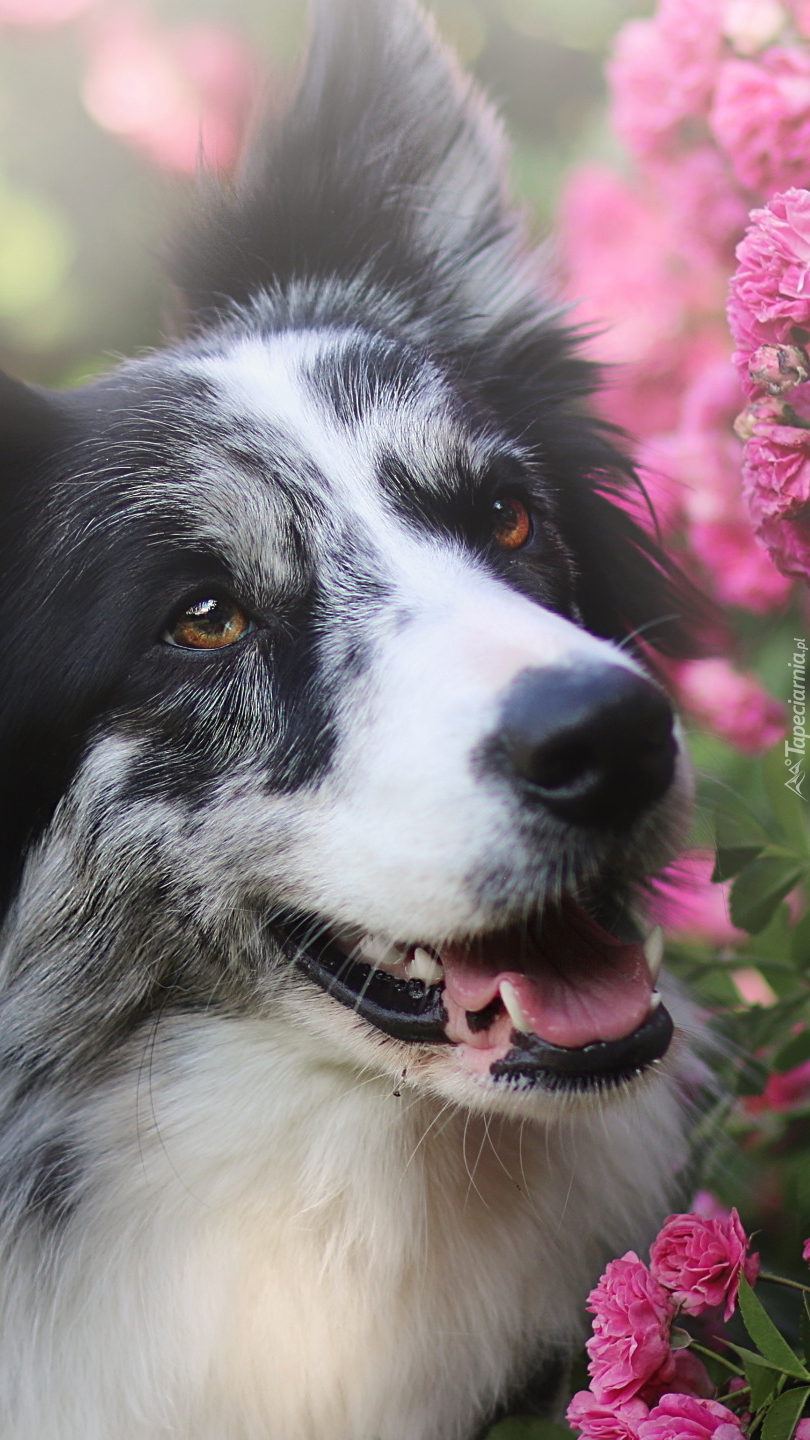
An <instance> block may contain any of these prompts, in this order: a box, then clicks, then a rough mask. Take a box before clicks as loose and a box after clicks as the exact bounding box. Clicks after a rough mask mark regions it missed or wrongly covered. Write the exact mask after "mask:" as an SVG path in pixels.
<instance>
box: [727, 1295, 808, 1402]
mask: <svg viewBox="0 0 810 1440" xmlns="http://www.w3.org/2000/svg"><path fill="white" fill-rule="evenodd" d="M738 1303H739V1306H740V1312H741V1314H742V1318H743V1321H744V1324H745V1328H746V1330H747V1331H748V1334H749V1335H750V1336H751V1339H752V1340H753V1342H754V1344H755V1345H756V1346H757V1348H758V1350H759V1352H760V1354H761V1355H762V1357H763V1358H764V1359H765V1360H767V1361H768V1362H769V1363H770V1364H771V1365H774V1366H776V1367H777V1368H778V1369H779V1370H783V1371H784V1372H785V1374H786V1375H792V1376H794V1377H796V1378H797V1379H799V1380H810V1372H808V1371H807V1370H806V1369H805V1367H804V1366H803V1365H802V1363H801V1361H800V1360H799V1358H798V1356H796V1355H794V1353H793V1351H792V1350H791V1348H790V1346H789V1345H788V1343H787V1340H785V1339H783V1337H782V1336H781V1335H780V1334H779V1331H778V1330H777V1328H776V1326H775V1325H774V1323H773V1321H772V1319H771V1317H770V1315H769V1314H768V1313H767V1311H766V1310H765V1307H764V1306H763V1305H762V1304H761V1303H760V1301H759V1300H758V1299H757V1297H756V1295H755V1294H754V1292H753V1290H752V1289H751V1286H750V1285H749V1284H748V1281H747V1280H746V1278H745V1276H744V1275H741V1276H740V1293H739V1297H738ZM755 1358H756V1357H755Z"/></svg>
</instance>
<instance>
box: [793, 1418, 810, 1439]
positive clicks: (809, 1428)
mask: <svg viewBox="0 0 810 1440" xmlns="http://www.w3.org/2000/svg"><path fill="white" fill-rule="evenodd" d="M793 1440H810V1420H800V1421H799V1423H798V1425H797V1426H796V1429H795V1430H794V1431H793Z"/></svg>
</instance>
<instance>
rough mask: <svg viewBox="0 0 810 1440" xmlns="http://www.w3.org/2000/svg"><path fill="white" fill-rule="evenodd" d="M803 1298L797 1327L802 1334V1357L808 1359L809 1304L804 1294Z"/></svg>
mask: <svg viewBox="0 0 810 1440" xmlns="http://www.w3.org/2000/svg"><path fill="white" fill-rule="evenodd" d="M803 1300H804V1304H803V1305H802V1313H801V1315H800V1316H799V1327H800V1330H801V1336H802V1350H803V1351H804V1358H805V1360H810V1304H808V1301H807V1296H806V1295H805V1296H803Z"/></svg>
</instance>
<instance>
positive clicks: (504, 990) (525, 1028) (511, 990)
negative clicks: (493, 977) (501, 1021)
mask: <svg viewBox="0 0 810 1440" xmlns="http://www.w3.org/2000/svg"><path fill="white" fill-rule="evenodd" d="M500 989H501V999H502V1001H503V1003H504V1005H505V1006H506V1012H507V1014H508V1016H509V1019H510V1020H511V1021H512V1024H513V1025H514V1027H515V1029H516V1030H519V1031H520V1033H521V1035H528V1034H529V1022H528V1020H527V1019H526V1016H525V1015H524V1014H523V1010H522V1008H521V1004H520V996H519V995H518V992H517V990H516V989H515V987H514V985H513V984H512V981H511V980H502V981H501V986H500Z"/></svg>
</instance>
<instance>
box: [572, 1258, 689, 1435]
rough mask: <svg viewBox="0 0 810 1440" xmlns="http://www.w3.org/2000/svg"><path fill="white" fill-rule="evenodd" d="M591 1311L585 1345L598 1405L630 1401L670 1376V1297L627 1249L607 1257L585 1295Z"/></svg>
mask: <svg viewBox="0 0 810 1440" xmlns="http://www.w3.org/2000/svg"><path fill="white" fill-rule="evenodd" d="M588 1309H589V1310H590V1311H591V1312H592V1314H593V1315H594V1317H595V1318H594V1322H593V1336H592V1337H591V1339H590V1340H588V1342H587V1344H586V1347H585V1348H586V1349H587V1351H588V1355H589V1365H588V1369H589V1371H590V1374H591V1382H592V1389H593V1392H594V1394H595V1395H596V1398H597V1399H598V1400H599V1401H600V1402H601V1403H603V1404H607V1405H614V1406H615V1405H619V1404H623V1403H624V1402H625V1401H627V1400H632V1399H634V1398H635V1397H636V1396H637V1395H638V1393H639V1391H640V1390H642V1389H643V1387H644V1386H645V1385H647V1384H649V1383H651V1382H652V1381H653V1380H655V1379H658V1378H659V1377H661V1378H663V1377H665V1376H666V1375H672V1374H674V1369H675V1365H674V1360H673V1357H672V1353H671V1351H670V1348H669V1330H670V1324H671V1322H672V1316H673V1313H674V1305H673V1301H672V1299H671V1298H670V1296H669V1295H668V1294H667V1291H666V1290H665V1289H664V1288H663V1286H661V1285H659V1283H658V1281H657V1280H655V1279H653V1277H652V1275H651V1274H650V1272H649V1270H648V1269H647V1266H646V1265H643V1264H642V1262H641V1261H640V1260H639V1258H638V1256H637V1255H636V1254H634V1252H633V1251H632V1250H628V1252H627V1254H626V1255H623V1256H622V1257H621V1259H620V1260H611V1262H610V1264H609V1265H608V1267H607V1269H606V1270H605V1273H604V1275H603V1276H602V1278H601V1280H600V1281H599V1284H598V1285H597V1286H596V1288H595V1290H592V1291H591V1293H590V1295H589V1296H588Z"/></svg>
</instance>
